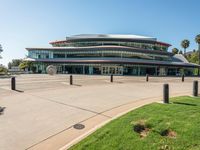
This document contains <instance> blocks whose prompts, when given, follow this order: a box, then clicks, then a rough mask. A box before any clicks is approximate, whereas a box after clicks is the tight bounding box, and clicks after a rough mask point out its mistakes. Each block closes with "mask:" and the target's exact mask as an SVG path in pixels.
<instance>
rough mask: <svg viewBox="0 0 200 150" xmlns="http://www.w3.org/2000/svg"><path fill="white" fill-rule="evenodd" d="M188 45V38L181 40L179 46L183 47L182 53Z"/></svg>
mask: <svg viewBox="0 0 200 150" xmlns="http://www.w3.org/2000/svg"><path fill="white" fill-rule="evenodd" d="M189 46H190V41H188V40H186V39H185V40H183V41H182V42H181V47H182V48H184V55H185V54H186V49H187V48H188V47H189Z"/></svg>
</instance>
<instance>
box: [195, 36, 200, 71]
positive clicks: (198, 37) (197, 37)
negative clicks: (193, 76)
mask: <svg viewBox="0 0 200 150" xmlns="http://www.w3.org/2000/svg"><path fill="white" fill-rule="evenodd" d="M195 41H196V43H197V44H198V53H199V65H200V34H198V35H197V36H196V37H195ZM199 74H200V70H199V69H198V75H199Z"/></svg>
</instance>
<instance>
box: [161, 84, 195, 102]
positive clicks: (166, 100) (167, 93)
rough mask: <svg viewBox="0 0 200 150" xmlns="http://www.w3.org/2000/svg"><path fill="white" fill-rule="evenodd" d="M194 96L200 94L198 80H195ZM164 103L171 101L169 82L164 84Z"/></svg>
mask: <svg viewBox="0 0 200 150" xmlns="http://www.w3.org/2000/svg"><path fill="white" fill-rule="evenodd" d="M192 91H193V93H192V95H193V96H195V97H196V96H198V81H193V90H192ZM163 103H169V84H164V85H163Z"/></svg>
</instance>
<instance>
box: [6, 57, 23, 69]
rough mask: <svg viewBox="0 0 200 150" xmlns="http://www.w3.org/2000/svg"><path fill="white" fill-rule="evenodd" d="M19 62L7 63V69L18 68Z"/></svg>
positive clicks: (19, 60) (17, 60)
mask: <svg viewBox="0 0 200 150" xmlns="http://www.w3.org/2000/svg"><path fill="white" fill-rule="evenodd" d="M21 62H22V59H13V60H12V61H11V62H9V63H8V68H9V69H11V68H12V67H18V66H19V64H20V63H21Z"/></svg>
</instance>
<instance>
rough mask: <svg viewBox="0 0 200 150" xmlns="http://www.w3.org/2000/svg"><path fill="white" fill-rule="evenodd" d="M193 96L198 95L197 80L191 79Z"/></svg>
mask: <svg viewBox="0 0 200 150" xmlns="http://www.w3.org/2000/svg"><path fill="white" fill-rule="evenodd" d="M193 96H198V81H193Z"/></svg>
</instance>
